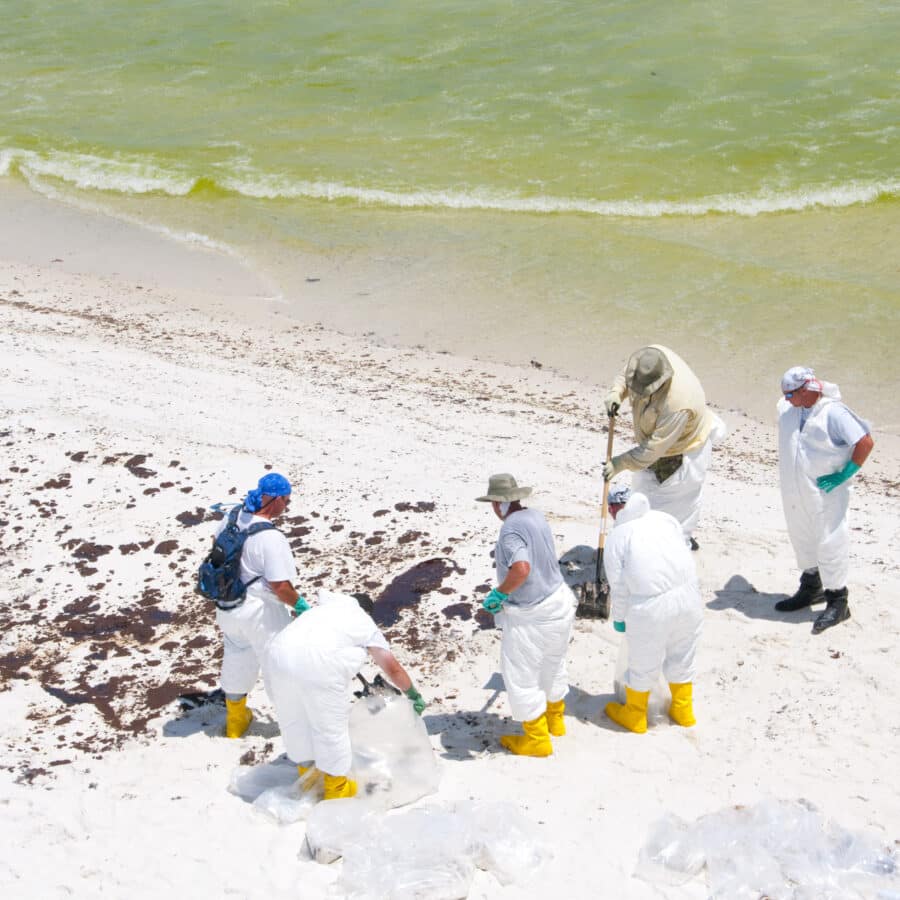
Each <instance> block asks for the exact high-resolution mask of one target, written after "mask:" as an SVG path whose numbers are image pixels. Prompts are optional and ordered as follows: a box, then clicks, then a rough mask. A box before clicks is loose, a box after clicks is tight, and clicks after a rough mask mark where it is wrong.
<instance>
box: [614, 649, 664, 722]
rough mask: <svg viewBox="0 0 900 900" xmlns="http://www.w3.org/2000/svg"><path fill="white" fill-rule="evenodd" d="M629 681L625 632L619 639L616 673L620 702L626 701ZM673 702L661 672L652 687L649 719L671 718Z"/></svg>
mask: <svg viewBox="0 0 900 900" xmlns="http://www.w3.org/2000/svg"><path fill="white" fill-rule="evenodd" d="M627 683H628V634H627V633H626V634H623V635H622V639H621V640H620V641H619V656H618V658H617V659H616V674H615V680H614V682H613V690H614V691H615V693H616V697H618V699H619V703H624V702H625V685H626V684H627ZM671 704H672V692H671V691H670V690H669V685H668V684H667V683H666V680H665V678H663V676H662V675H661V674H660V676H659V678H658V679H657V681H656V684H655V685H654V686H653V687H652V688H651V689H650V702H649V704H648V706H647V721H648V722H654V723H655V722H660V721H666V722H668V720H669V707H670V706H671Z"/></svg>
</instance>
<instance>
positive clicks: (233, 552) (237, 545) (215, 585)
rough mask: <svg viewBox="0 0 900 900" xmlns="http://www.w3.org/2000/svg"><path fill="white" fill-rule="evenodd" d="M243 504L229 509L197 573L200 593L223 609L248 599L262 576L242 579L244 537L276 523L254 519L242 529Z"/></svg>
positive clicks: (232, 607)
mask: <svg viewBox="0 0 900 900" xmlns="http://www.w3.org/2000/svg"><path fill="white" fill-rule="evenodd" d="M240 512H241V507H240V506H235V507H234V509H232V510H231V512H230V513H228V524H227V525H226V526H225V527H224V528H223V529H222V530H221V531H220V532H219V533H218V534H217V535H216V537H215V538H214V539H213V546H212V550H210V552H209V556H207V557H206V559H205V560H203V562H202V563H201V564H200V570H199V572H198V573H197V593H198V594H202V595H203V596H204V597H206V599H207V600H212V601H213V603H215V604H216V606H217V607H218V608H219V609H225V610H228V609H235V608H236V607H238V606H240V605H241V604H242V603H243V602H244V594H246V592H247V588H248V587H250V585H251V584H253V582H254V581H257V580H258V579H259V577H260V576H259V575H257V576H256V578H253V579H251V580H250V581H248V582H247V583H246V584H244V583H243V582H242V581H241V578H240V573H241V553H242V552H243V550H244V541H246V540H247V538H248V537H252V536H253V535H254V534H259V532H260V531H268V530H269V529H270V528H274V527H275V526H274V525H273V524H272V523H271V522H254V523H253V524H252V525H251V526H250V527H249V528H247V529H245V530H243V531H242V530H241V529H240V528H239V527H238V523H237V519H238V516H239V515H240Z"/></svg>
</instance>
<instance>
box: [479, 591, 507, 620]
mask: <svg viewBox="0 0 900 900" xmlns="http://www.w3.org/2000/svg"><path fill="white" fill-rule="evenodd" d="M507 600H509V594H504V593H503V591H498V590H497V588H492V589H491V592H490V593H489V594H488V595H487V597H485V598H484V600H482V601H481V606H482V609H486V610H487V611H488V612H489V613H490V614H491V615H494V616H496V615H497V613H498V612H500V610H501V609H502V608H503V604H504V603H505V602H506V601H507Z"/></svg>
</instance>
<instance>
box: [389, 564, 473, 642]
mask: <svg viewBox="0 0 900 900" xmlns="http://www.w3.org/2000/svg"><path fill="white" fill-rule="evenodd" d="M465 573H466V570H465V569H463V568H461V567H460V566H459V565H457V563H456V562H455V561H454V560H452V559H448V558H447V557H436V558H434V559H426V560H425V561H424V562H420V563H416V565H414V566H413V567H412V568H411V569H407V570H406V571H405V572H403V573H401V574H400V575H398V576H397V577H396V578H395V579H394V580H393V581H392V582H391V583H390V584H388V585H387V587H385V588H384V590H383V591H382V592H381V594H380V595H379V596H378V598H377V599H376V600H375V609H374V611H373V616H372V618H374V619H375V622H376V623H377V624H378V625H379V626H381V627H382V628H388V627H390V626H391V625H395V624H396V623H397V622H398V620H399V619H400V610H402V609H404V608H406V607H410V606H415V605H416V604H417V603H418V602H419V601H420V600H421V599H422V597H423V595H425V594H428V593H431V592H432V591H436V590H437V589H438V588H439V587H440V586H441V585H442V584H443V582H444V580H445V579H446V578H448V577H449V576H450V575H452V574H459V575H465Z"/></svg>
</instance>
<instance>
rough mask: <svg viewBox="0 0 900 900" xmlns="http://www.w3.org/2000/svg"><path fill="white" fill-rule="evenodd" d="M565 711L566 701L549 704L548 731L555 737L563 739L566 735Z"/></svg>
mask: <svg viewBox="0 0 900 900" xmlns="http://www.w3.org/2000/svg"><path fill="white" fill-rule="evenodd" d="M565 711H566V701H565V700H557V701H556V702H555V703H548V704H547V730H548V731H549V732H550V734H552V735H553V737H562V736H563V735H564V734H565V733H566V723H565V722H564V721H563V713H564V712H565Z"/></svg>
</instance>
